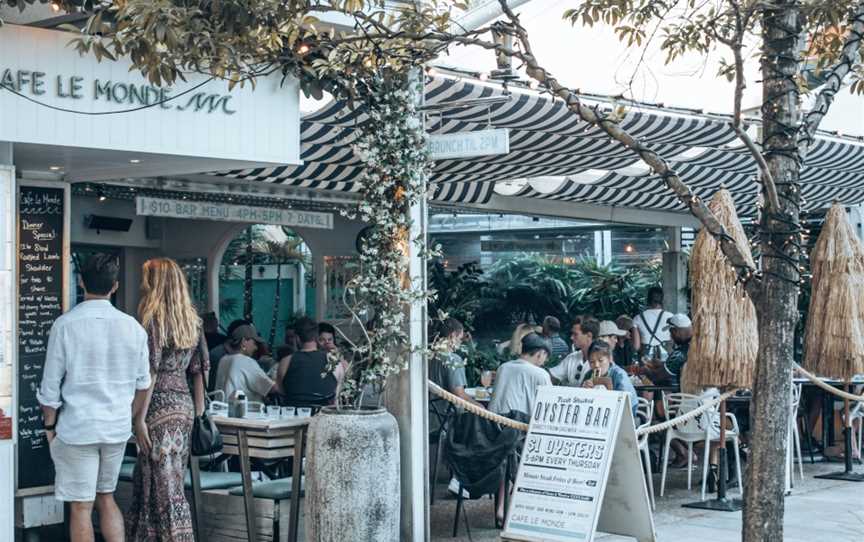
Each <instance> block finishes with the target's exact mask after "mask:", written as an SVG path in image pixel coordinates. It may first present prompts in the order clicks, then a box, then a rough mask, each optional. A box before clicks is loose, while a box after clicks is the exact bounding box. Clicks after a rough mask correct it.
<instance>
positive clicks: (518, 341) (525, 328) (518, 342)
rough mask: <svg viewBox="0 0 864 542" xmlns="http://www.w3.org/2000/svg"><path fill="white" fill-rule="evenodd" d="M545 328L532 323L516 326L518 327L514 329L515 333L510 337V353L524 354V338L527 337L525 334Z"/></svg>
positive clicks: (538, 331) (539, 331)
mask: <svg viewBox="0 0 864 542" xmlns="http://www.w3.org/2000/svg"><path fill="white" fill-rule="evenodd" d="M542 330H543V328H541V327H539V326H532V325H531V324H519V325H518V326H516V329H515V330H513V335H512V336H511V337H510V353H511V354H513V355H514V356H521V355H522V339H524V338H525V335H530V334H531V333H541V332H542Z"/></svg>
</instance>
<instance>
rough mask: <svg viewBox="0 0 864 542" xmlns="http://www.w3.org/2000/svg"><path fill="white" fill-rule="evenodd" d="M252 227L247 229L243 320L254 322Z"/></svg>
mask: <svg viewBox="0 0 864 542" xmlns="http://www.w3.org/2000/svg"><path fill="white" fill-rule="evenodd" d="M253 256H254V253H253V250H252V226H249V227H248V228H246V276H245V278H244V280H243V319H244V320H248V321H249V322H251V321H252V267H253V262H252V260H253Z"/></svg>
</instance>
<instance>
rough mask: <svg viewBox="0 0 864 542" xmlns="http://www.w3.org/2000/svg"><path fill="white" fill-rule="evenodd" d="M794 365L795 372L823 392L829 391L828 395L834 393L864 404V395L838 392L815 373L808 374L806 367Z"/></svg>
mask: <svg viewBox="0 0 864 542" xmlns="http://www.w3.org/2000/svg"><path fill="white" fill-rule="evenodd" d="M792 363H793V364H794V365H795V370H796V371H798V372H799V373H801V374H802V375H803V376H804V377H805V378H806V379H807V380H809V381H810V382H813V383H814V384H816V387H818V388H822V389H823V390H825V391H827V392H828V393H833V394H834V395H836V396H837V397H841V398H843V399H849V400H850V401H859V402H862V403H864V395H855V394H854V393H848V392H845V391H843V390H838V389H837V388H835V387H834V386H832V385H831V384H826V383H825V382H824V381H823V380H822V379H821V378H819V377H818V376H816V375H814V374H813V373H810V372H808V371H807V369H805V368H804V367H801V366H800V365H798V364H797V363H795V362H794V361H793V362H792Z"/></svg>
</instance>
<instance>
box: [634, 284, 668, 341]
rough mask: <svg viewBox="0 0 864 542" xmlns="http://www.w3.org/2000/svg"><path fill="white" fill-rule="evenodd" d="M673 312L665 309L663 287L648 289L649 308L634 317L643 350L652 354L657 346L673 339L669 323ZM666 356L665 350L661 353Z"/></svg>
mask: <svg viewBox="0 0 864 542" xmlns="http://www.w3.org/2000/svg"><path fill="white" fill-rule="evenodd" d="M671 317H672V313H671V312H666V311H664V310H663V288H660V287H658V286H654V287H653V288H649V289H648V308H647V309H645V310H644V311H642V312H641V313H639V314H637V315H636V316H634V317H633V323H634V324H636V327H637V328H638V329H639V336H640V338H641V339H642V350H643V352H645V353H647V354H649V355H650V353H651V351H652V350H653V349H654V347H655V346H660V348H661V349H663V348H664V347H663V345H664V344H665V343H668V342H669V341H671V340H672V338H671V337H670V336H669V329H668V328H667V325H668V323H669V318H671ZM661 356H663V357H665V350H664V352H663V353H662V354H661Z"/></svg>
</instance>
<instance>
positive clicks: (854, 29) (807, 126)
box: [798, 0, 864, 159]
mask: <svg viewBox="0 0 864 542" xmlns="http://www.w3.org/2000/svg"><path fill="white" fill-rule="evenodd" d="M849 23H850V26H849V32H848V33H847V34H846V40H845V41H844V44H843V49H842V50H841V52H840V58H839V59H838V60H837V63H836V64H835V65H834V67H833V68H831V70H829V71H828V75H827V77H826V82H825V86H824V87H822V90H821V91H819V94H818V95H817V96H816V103H815V104H813V108H812V109H811V110H810V112H809V113H807V114H806V115H805V116H804V120H803V121H802V130H801V131H800V135H799V137H798V152H799V154H800V155H801V157H802V159H803V157H804V156H806V154H807V151H808V150H809V149H810V145H812V144H813V142H814V141H816V131H817V130H818V129H819V125H820V124H821V123H822V119H824V118H825V115H827V114H828V109H830V108H831V104H832V103H834V97H835V96H836V94H837V92H838V91H839V90H840V87H841V86H842V85H843V79H844V78H845V77H846V76H847V75H848V74H849V72H850V71H852V66H854V65H855V62H856V61H857V60H858V50H859V49H860V47H861V40H862V38H864V0H859V2H858V4H857V6H856V7H855V12H854V14H853V15H852V17H851V19H850V21H849Z"/></svg>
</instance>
